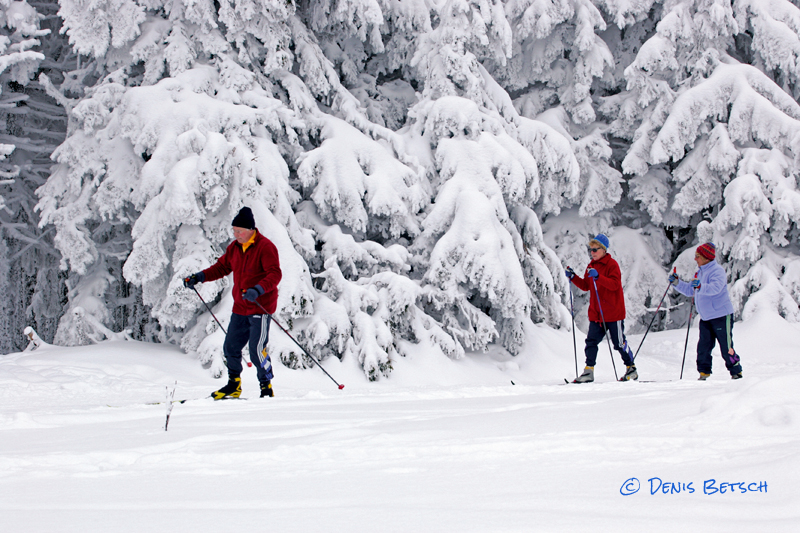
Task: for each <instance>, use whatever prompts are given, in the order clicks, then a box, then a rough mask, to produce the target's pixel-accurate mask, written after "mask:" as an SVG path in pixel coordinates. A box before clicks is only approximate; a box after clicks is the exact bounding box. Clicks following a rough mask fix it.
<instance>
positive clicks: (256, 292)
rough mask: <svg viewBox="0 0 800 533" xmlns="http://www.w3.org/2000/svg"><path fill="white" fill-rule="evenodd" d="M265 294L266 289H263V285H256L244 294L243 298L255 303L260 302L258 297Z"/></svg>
mask: <svg viewBox="0 0 800 533" xmlns="http://www.w3.org/2000/svg"><path fill="white" fill-rule="evenodd" d="M262 294H264V289H262V288H261V285H256V286H255V287H250V288H249V289H247V290H246V291H244V294H242V298H244V299H245V300H247V301H248V302H255V301H256V300H258V297H259V296H261V295H262Z"/></svg>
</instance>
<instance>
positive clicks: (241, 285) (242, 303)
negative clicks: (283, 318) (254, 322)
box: [203, 230, 282, 315]
mask: <svg viewBox="0 0 800 533" xmlns="http://www.w3.org/2000/svg"><path fill="white" fill-rule="evenodd" d="M255 237H256V238H255V241H254V242H253V244H251V245H250V246H249V247H248V248H247V250H246V251H242V245H241V244H239V243H238V242H237V241H235V240H234V241H233V242H232V243H230V244H229V245H228V249H227V250H225V254H224V255H223V256H222V257H220V258H219V259H218V260H217V262H216V263H214V264H213V265H211V266H210V267H208V268H207V269H205V270H203V274H205V276H206V281H214V280H216V279H220V278H222V277H225V276H227V275H228V274H230V273H231V272H233V312H234V313H236V314H237V315H260V314H263V313H264V311H262V310H261V309H260V308H259V307H258V306H257V305H256V304H255V302H248V301H247V300H245V299H243V298H242V293H243V292H244V291H246V290H247V289H250V288H252V287H255V286H256V285H260V286H261V288H262V289H264V294H262V295H261V296H259V297H258V299H257V300H256V302H258V303H260V304H261V305H262V306H263V307H264V309H266V310H267V312H268V313H269V314H272V313H274V312H275V308H276V307H277V306H278V283H279V282H280V281H281V277H282V274H281V266H280V262H279V261H278V249H277V248H275V245H274V244H272V241H270V240H269V239H267V238H266V237H264V236H263V235H261V234H260V233H259V232H258V230H256V236H255Z"/></svg>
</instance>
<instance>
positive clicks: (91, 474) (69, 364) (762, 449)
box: [0, 315, 800, 533]
mask: <svg viewBox="0 0 800 533" xmlns="http://www.w3.org/2000/svg"><path fill="white" fill-rule="evenodd" d="M277 334H280V332H277V330H276V331H273V335H277ZM696 336H697V331H696V329H694V330H692V333H691V337H690V341H689V342H690V353H689V357H687V364H686V372H685V374H684V380H683V381H680V380H678V376H679V374H680V360H681V356H682V354H683V342H684V332H683V331H670V332H664V333H656V334H652V333H651V334H650V335H649V336H648V338H647V341H646V344H645V347H644V348H643V349H642V353H641V354H640V356H639V359H638V360H637V363H638V367H639V369H640V373H641V375H642V379H647V380H655V381H656V382H654V383H614V382H613V378H614V377H613V371H612V369H611V364H610V361H609V357H608V352H607V348H604V350H603V351H601V352H600V358H599V363H598V369H597V379H598V381H597V382H596V383H594V384H591V385H559V382H561V383H563V378H564V377H574V374H575V364H574V360H573V354H572V336H571V334H569V333H565V332H554V331H551V330H547V329H541V330H539V331H538V332H537V338H538V341H537V345H536V346H532V347H531V348H530V349H529V350H528V352H527V353H525V354H522V355H521V356H518V357H517V358H514V359H511V360H509V359H507V358H503V357H500V356H497V355H492V354H486V355H480V356H471V357H470V358H468V359H467V360H462V361H458V362H453V361H449V360H431V358H430V357H427V358H426V356H425V354H419V355H418V356H416V357H414V358H409V359H405V360H401V361H397V362H396V363H395V368H396V370H395V373H394V375H393V377H392V378H391V379H390V380H384V381H382V382H379V383H372V384H371V383H368V382H366V380H365V379H364V378H363V375H362V374H360V373H359V371H358V370H357V369H356V368H355V366H354V365H352V364H349V363H348V362H347V361H345V362H343V363H336V362H331V361H326V363H325V366H326V368H327V369H328V370H329V372H331V373H332V374H333V375H334V377H336V378H337V380H339V381H340V382H342V383H345V384H346V387H345V389H344V390H342V391H339V390H337V389H336V387H335V386H334V385H333V384H332V383H331V382H330V381H328V378H326V377H325V375H324V374H323V373H322V372H320V371H319V369H310V370H305V371H291V370H288V369H285V368H283V367H280V365H279V368H278V369H277V377H276V379H275V382H274V383H275V390H276V394H277V397H276V398H274V399H264V400H260V399H253V397H254V396H256V395H257V393H256V390H257V384H256V381H255V372H253V371H252V369H250V371H249V372H248V373H247V374H246V375H245V379H244V389H245V396H249V397H250V398H251V399H250V400H248V401H226V402H214V401H211V400H206V399H202V400H198V401H192V402H187V403H185V404H178V405H176V406H175V408H174V410H173V412H172V418H171V421H170V425H169V431H167V432H165V431H164V418H165V406H164V405H147V404H146V403H147V402H153V401H159V400H162V399H163V397H164V392H165V386H166V385H167V384H171V383H173V382H174V381H176V380H177V382H178V385H177V392H176V397H177V398H201V397H204V396H206V395H207V394H208V393H209V392H210V391H211V390H213V389H215V388H217V387H219V386H220V385H222V382H221V381H220V380H214V379H212V378H210V377H209V376H208V374H207V372H206V371H204V370H203V369H201V368H200V367H199V365H198V364H197V362H196V360H194V359H192V358H190V357H188V356H186V355H183V354H181V353H180V352H178V351H177V350H174V349H171V348H168V347H164V346H158V345H150V344H141V343H124V342H117V343H105V344H101V345H98V346H91V347H85V348H56V347H44V348H41V349H39V350H37V351H34V352H28V353H22V354H12V355H7V356H2V357H0V401H2V405H1V406H0V531H24V532H26V533H29V532H53V531H57V532H72V531H76V532H77V531H80V532H81V533H93V532H109V531H111V532H115V533H117V532H128V531H131V532H133V531H136V532H141V531H169V532H174V533H179V532H184V531H186V532H203V531H210V532H217V531H219V532H221V531H238V532H261V531H269V532H276V533H278V532H279V533H283V532H295V531H296V532H316V531H326V532H327V531H334V532H338V531H341V532H360V531H364V532H394V531H397V532H415V533H417V532H429V531H458V532H473V531H474V532H489V531H497V532H514V531H526V532H529V531H558V532H561V531H612V530H613V531H686V532H692V531H704V532H709V531H726V532H728V531H734V532H741V531H759V532H761V531H770V532H776V531H787V532H788V531H798V527H800V526H798V520H799V519H800V475H798V472H800V405H798V404H800V392H799V391H800V369H798V365H797V353H798V350H797V346H799V345H800V326H799V325H797V324H788V323H786V322H784V321H782V320H781V319H780V318H777V317H774V316H768V315H762V316H760V317H757V318H755V319H753V320H751V321H750V322H748V323H744V324H740V323H737V324H736V327H735V329H734V339H735V343H736V347H737V350H738V351H739V352H740V354H741V356H742V362H743V366H744V373H745V379H743V380H740V381H731V380H730V379H729V377H728V375H727V372H725V369H724V366H723V364H722V359H721V357H719V355H718V354H715V361H714V365H715V373H714V375H713V376H712V377H711V379H710V380H709V381H708V382H705V383H703V382H697V381H695V379H696V375H697V374H696V372H695V370H694V356H693V345H694V344H695V343H696V338H697V337H696ZM639 339H640V337H639V336H633V337H632V338H631V339H630V340H631V343H632V345H633V346H634V347H635V346H638V343H639ZM578 342H579V349H580V343H581V339H580V337H579V339H578ZM621 368H622V365H621V363H620V362H619V360H618V359H617V370H618V371H619V370H620V369H621ZM512 380H513V381H514V383H515V385H512V383H511V382H512ZM630 478H637V479H638V485H639V487H640V490H639V491H638V492H636V493H635V494H631V495H628V496H624V495H622V492H625V491H626V489H629V488H632V487H635V486H636V485H637V482H636V481H629V480H630ZM652 478H660V479H661V480H662V481H663V482H669V483H675V484H676V485H678V486H680V488H681V489H682V490H681V492H680V493H679V494H674V493H672V494H664V493H663V490H664V485H662V489H661V491H658V492H657V493H656V494H651V482H650V481H648V480H650V479H652ZM712 479H713V480H715V482H714V485H713V487H714V488H715V489H717V490H718V491H719V490H720V489H721V488H723V485H722V483H724V482H728V483H740V482H741V483H744V485H741V486H736V488H734V489H733V490H732V489H730V488H728V487H726V490H725V493H724V494H723V493H722V492H721V491H720V492H716V493H714V494H705V490H704V485H705V484H706V483H707V482H708V480H712ZM652 483H656V484H658V482H657V481H655V480H654V481H653V482H652ZM679 484H680V485H679ZM689 484H691V485H689ZM765 485H766V490H764V486H765ZM653 488H656V487H653ZM742 488H744V490H747V489H750V490H747V492H745V493H742V492H741V490H742ZM692 489H693V492H692Z"/></svg>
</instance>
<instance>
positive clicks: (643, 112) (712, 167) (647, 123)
mask: <svg viewBox="0 0 800 533" xmlns="http://www.w3.org/2000/svg"><path fill="white" fill-rule="evenodd" d="M799 16H800V10H798V8H797V7H795V6H794V5H793V4H791V3H790V2H788V1H784V0H776V1H774V2H770V3H769V7H767V6H764V4H763V3H756V2H753V3H751V2H742V3H740V2H736V4H735V6H734V5H733V4H732V3H731V2H727V1H725V2H719V1H711V0H697V1H695V2H690V3H685V2H681V3H672V2H667V3H664V5H663V15H662V17H661V21H660V22H659V24H658V26H657V28H656V32H655V34H654V35H653V36H652V37H650V38H649V39H648V40H647V41H646V42H645V43H644V45H643V46H642V47H641V49H640V50H639V53H638V54H637V57H636V59H635V60H634V62H633V63H632V64H631V65H630V66H628V67H627V69H626V71H625V74H626V78H627V80H628V91H627V92H625V93H622V94H620V95H617V96H615V97H614V98H612V99H610V100H609V102H608V103H607V105H608V106H609V108H610V109H616V110H618V111H619V116H620V118H619V120H617V121H616V123H615V124H614V127H615V131H616V132H617V134H618V135H620V136H622V137H627V138H630V139H632V141H633V143H632V145H631V148H630V149H629V150H628V153H627V155H626V157H625V160H624V161H623V170H624V171H625V172H626V173H629V174H632V175H634V176H635V177H634V178H633V179H632V180H631V184H632V186H631V191H632V193H633V195H634V196H635V198H636V199H637V200H639V201H640V202H642V205H643V207H645V209H647V212H648V213H649V215H650V217H651V219H652V221H653V222H655V223H661V224H664V225H666V226H676V227H695V226H696V225H697V224H698V222H700V221H701V220H702V219H703V218H708V219H709V220H713V221H714V223H713V228H714V229H715V233H714V234H713V236H709V237H710V238H713V239H714V241H715V242H717V244H718V245H719V247H718V250H719V255H720V259H721V261H722V262H723V263H724V264H725V265H726V268H727V269H728V272H729V275H730V281H731V282H733V283H734V287H733V293H734V295H735V300H736V304H737V313H741V312H742V310H743V309H744V308H745V307H744V306H745V304H746V302H747V300H748V297H750V298H754V297H753V296H752V294H753V293H755V292H757V291H759V290H760V289H761V288H763V289H767V290H766V292H765V293H764V294H763V295H762V296H761V297H759V298H754V299H753V300H752V305H753V306H760V305H764V306H767V307H770V308H772V309H773V310H775V311H779V312H781V313H782V314H783V315H784V316H787V317H790V318H792V319H797V318H798V306H797V301H796V300H794V299H793V298H792V297H791V292H790V291H789V290H787V286H786V285H783V284H782V283H781V282H780V280H781V277H782V275H783V271H784V265H785V263H786V262H787V261H789V262H790V261H791V260H792V259H793V257H794V256H795V255H796V253H797V250H796V247H795V246H794V245H792V244H791V243H790V240H789V239H786V235H795V234H796V233H797V220H798V219H797V213H798V211H797V207H796V206H797V202H796V199H795V196H796V195H797V186H798V184H797V181H796V176H797V174H798V170H800V169H798V168H797V161H800V159H798V146H797V144H796V142H797V141H795V139H796V138H797V135H798V133H800V129H798V128H800V122H798V118H799V117H800V115H798V110H800V107H798V104H797V102H796V101H795V100H794V98H793V96H792V94H793V93H794V90H795V89H794V84H793V80H794V79H795V78H796V70H797V67H796V66H795V65H794V64H793V63H791V64H790V62H787V59H786V57H787V53H788V54H791V52H790V51H791V50H797V49H798V42H800V41H798V36H799V35H800V25H798V20H800V18H798V17H799ZM778 42H780V43H782V44H781V45H776V43H778ZM784 69H785V70H784ZM779 84H780V85H779ZM670 171H671V176H670V175H669V174H668V172H670ZM695 245H696V243H695ZM787 282H788V280H787ZM789 283H790V282H789ZM759 302H760V303H759Z"/></svg>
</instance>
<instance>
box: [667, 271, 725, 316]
mask: <svg viewBox="0 0 800 533" xmlns="http://www.w3.org/2000/svg"><path fill="white" fill-rule="evenodd" d="M697 278H698V279H699V280H700V288H699V289H697V290H693V289H692V284H691V283H689V282H687V281H680V282H678V286H677V287H675V289H676V290H677V291H678V292H679V293H681V294H685V295H686V296H694V303H695V305H696V306H697V312H698V313H700V318H702V319H703V320H713V319H715V318H719V317H722V316H727V315H732V314H733V304H732V303H731V299H730V297H729V296H728V277H727V275H726V274H725V269H724V268H722V266H721V265H720V264H719V263H717V262H716V261H711V262H710V263H707V264H705V265H703V266H701V267H700V269H699V270H698V271H697Z"/></svg>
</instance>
